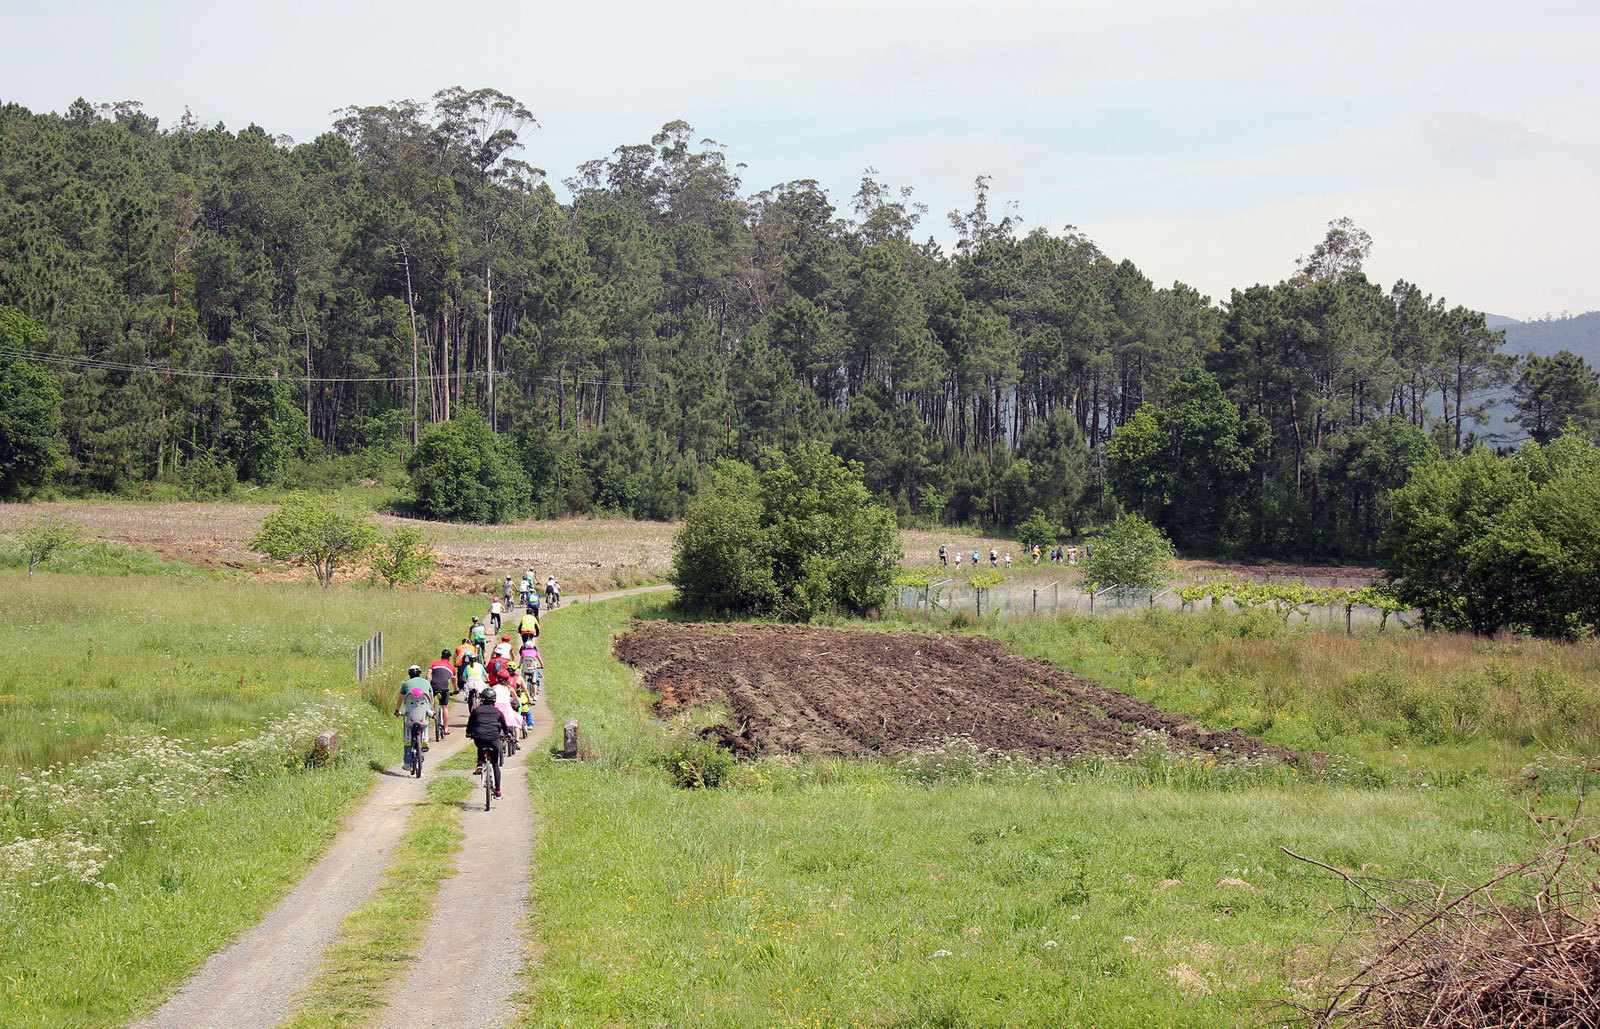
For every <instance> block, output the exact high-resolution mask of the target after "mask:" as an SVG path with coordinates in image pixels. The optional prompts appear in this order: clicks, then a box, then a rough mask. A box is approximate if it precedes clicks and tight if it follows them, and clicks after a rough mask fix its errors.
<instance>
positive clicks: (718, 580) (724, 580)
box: [672, 460, 779, 612]
mask: <svg viewBox="0 0 1600 1029" xmlns="http://www.w3.org/2000/svg"><path fill="white" fill-rule="evenodd" d="M760 490H761V485H760V481H759V479H758V478H757V476H756V471H755V469H754V468H751V467H750V466H749V465H747V464H745V463H743V462H742V461H731V460H730V461H721V462H719V463H718V464H717V465H716V466H715V467H714V468H713V469H712V470H711V474H710V475H709V476H707V478H706V481H705V483H704V485H702V486H701V488H700V492H699V493H697V494H696V495H695V498H694V499H693V500H692V501H690V503H689V510H688V511H687V513H685V515H684V519H683V527H682V528H680V529H679V530H678V534H677V536H676V537H675V538H674V539H673V544H672V582H673V585H675V586H677V588H678V598H679V600H680V601H681V602H682V603H684V604H685V605H687V606H689V607H691V608H700V609H704V610H710V611H748V612H764V611H770V610H772V609H773V608H774V607H775V606H776V605H777V603H778V599H779V592H778V587H777V583H776V582H775V581H774V579H773V569H772V554H771V545H770V538H769V534H768V532H767V529H766V527H765V526H764V525H763V505H762V498H761V492H760Z"/></svg>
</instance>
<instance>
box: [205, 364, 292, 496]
mask: <svg viewBox="0 0 1600 1029" xmlns="http://www.w3.org/2000/svg"><path fill="white" fill-rule="evenodd" d="M233 419H234V423H233V428H232V429H231V430H230V431H229V432H228V433H227V434H226V435H225V437H224V444H223V445H224V446H225V447H226V448H227V450H228V452H230V453H231V454H232V455H233V456H234V458H235V460H234V462H233V463H234V465H235V466H236V468H237V469H238V474H240V475H242V476H243V477H244V478H246V479H249V480H251V481H252V482H259V483H264V484H271V483H276V482H281V481H282V479H283V474H284V471H285V470H286V469H287V467H288V464H289V461H290V460H291V459H292V458H296V457H304V456H305V454H306V452H307V450H308V449H309V447H310V443H311V439H310V437H309V436H308V435H307V434H306V419H305V415H304V414H303V413H302V412H301V411H300V410H299V409H298V408H297V407H295V405H294V400H293V399H292V398H291V397H290V395H289V387H288V385H287V384H286V383H283V382H280V381H278V380H272V381H250V382H246V383H243V384H242V385H240V386H239V387H237V388H236V389H235V390H234V395H233Z"/></svg>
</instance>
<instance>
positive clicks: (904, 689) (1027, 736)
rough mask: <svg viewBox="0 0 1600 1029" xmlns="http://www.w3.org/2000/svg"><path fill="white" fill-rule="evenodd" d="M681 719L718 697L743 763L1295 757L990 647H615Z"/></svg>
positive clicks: (657, 632)
mask: <svg viewBox="0 0 1600 1029" xmlns="http://www.w3.org/2000/svg"><path fill="white" fill-rule="evenodd" d="M615 649H616V654H617V656H618V657H619V658H621V659H622V660H623V661H625V662H627V663H628V664H630V665H632V666H634V667H635V668H637V669H639V670H640V671H641V672H643V674H644V682H645V685H646V686H647V687H649V688H650V689H652V690H654V691H656V692H657V693H658V694H659V695H660V696H659V699H658V700H657V701H656V711H657V712H658V713H659V714H661V715H672V714H676V713H678V712H681V711H683V710H685V709H686V708H690V707H693V706H695V705H697V704H706V703H716V702H722V703H725V704H727V706H728V708H729V709H730V710H731V711H732V713H733V718H734V724H733V725H732V726H724V727H713V728H712V729H711V730H710V731H708V733H707V735H708V736H714V737H716V738H718V739H719V740H720V741H721V742H723V743H724V744H725V745H727V746H729V747H730V748H732V749H733V750H734V752H735V753H737V754H740V755H741V756H761V755H767V754H778V753H789V754H827V755H841V756H846V757H864V756H871V755H896V754H903V753H908V752H913V751H918V750H924V749H927V748H929V747H934V746H938V745H939V744H940V743H942V742H943V741H945V740H947V739H950V738H951V737H957V736H962V737H966V738H969V739H971V740H972V741H973V742H974V743H976V744H977V745H978V746H979V747H981V748H984V749H986V750H993V751H1004V752H1008V753H1014V754H1021V755H1025V756H1028V757H1033V758H1070V757H1077V756H1081V755H1090V754H1095V755H1105V756H1110V757H1131V756H1133V755H1135V754H1138V753H1139V752H1140V751H1142V750H1144V749H1146V748H1148V747H1149V746H1151V745H1152V744H1157V745H1163V746H1165V747H1167V748H1168V749H1170V750H1173V751H1177V752H1180V753H1209V754H1215V755H1217V756H1219V757H1237V758H1261V757H1274V758H1281V759H1286V760H1287V759H1292V758H1293V757H1294V755H1293V754H1292V753H1290V752H1289V751H1286V750H1284V749H1282V748H1280V747H1273V746H1270V745H1268V744H1266V743H1263V742H1262V741H1260V740H1258V739H1255V738H1254V737H1251V736H1247V735H1245V734H1244V733H1241V732H1239V731H1238V730H1229V731H1226V732H1214V731H1211V730H1208V729H1205V728H1203V727H1202V726H1199V725H1197V724H1195V723H1194V722H1191V721H1188V720H1187V719H1183V718H1179V717H1176V716H1174V715H1169V714H1167V713H1165V712H1163V711H1160V710H1158V709H1156V708H1154V707H1151V706H1150V705H1149V704H1146V703H1144V702H1143V701H1140V700H1136V699H1134V698H1133V697H1130V696H1128V695H1127V694H1124V693H1119V692H1117V691H1116V690H1110V689H1106V688H1105V687H1103V686H1097V685H1096V684H1094V683H1092V682H1089V681H1087V680H1085V679H1080V678H1078V677H1077V676H1075V675H1072V674H1071V673H1069V672H1065V671H1063V670H1062V669H1060V668H1057V667H1055V666H1054V665H1051V664H1048V663H1046V662H1044V661H1036V660H1032V659H1030V658H1025V657H1018V656H1016V655H1014V654H1009V653H1007V652H1006V651H1005V649H1004V648H1003V647H1002V646H1001V645H1000V644H999V643H998V642H996V641H995V640H992V639H988V638H985V637H979V636H959V635H951V634H929V633H886V632H846V631H840V630H833V629H813V628H807V627H800V626H777V625H687V624H682V623H675V622H647V623H643V624H641V625H639V626H638V627H636V628H635V629H633V630H632V631H631V632H629V633H628V634H626V635H625V636H622V637H620V638H619V639H618V640H617V642H616V648H615Z"/></svg>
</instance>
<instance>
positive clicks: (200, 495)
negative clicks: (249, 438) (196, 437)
mask: <svg viewBox="0 0 1600 1029" xmlns="http://www.w3.org/2000/svg"><path fill="white" fill-rule="evenodd" d="M182 482H183V487H182V489H183V498H184V499H185V500H221V499H223V498H224V497H227V496H228V495H230V494H231V493H233V490H234V487H236V486H237V485H238V484H239V476H238V475H237V473H235V471H234V468H233V462H231V461H224V460H220V459H218V458H217V457H215V456H214V455H212V454H211V453H210V452H202V453H199V454H196V455H195V456H194V457H193V458H191V459H190V461H189V463H188V464H186V465H184V467H183V473H182Z"/></svg>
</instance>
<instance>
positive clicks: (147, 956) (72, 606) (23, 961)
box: [0, 551, 476, 1025]
mask: <svg viewBox="0 0 1600 1029" xmlns="http://www.w3.org/2000/svg"><path fill="white" fill-rule="evenodd" d="M92 558H93V553H92V551H91V552H90V553H89V555H88V556H85V555H84V554H82V553H80V554H79V555H78V556H77V557H75V558H74V561H75V562H76V563H75V564H73V565H72V567H78V568H80V569H83V568H87V570H88V571H89V572H90V574H63V573H57V572H50V571H39V572H36V573H35V574H34V575H33V576H32V577H27V576H25V575H23V574H22V573H20V572H14V571H4V572H0V647H4V649H5V651H6V652H7V653H9V654H11V655H13V658H14V659H13V660H11V661H9V662H7V664H6V667H5V669H4V670H3V671H0V716H3V717H4V719H5V723H6V725H7V726H8V727H9V730H10V731H7V732H6V733H4V734H3V735H0V953H3V954H4V958H3V959H0V1012H5V1013H6V1014H5V1016H4V1018H0V1022H5V1023H6V1024H26V1025H68V1024H70V1025H114V1024H121V1023H123V1022H125V1021H126V1020H127V1019H128V1018H129V1017H130V1016H132V1015H134V1014H137V1013H138V1012H140V1011H142V1010H145V1009H147V1008H149V1007H150V1006H152V1005H153V1004H154V1003H155V1002H157V1001H158V1000H159V999H160V998H161V997H162V996H164V994H165V993H166V992H167V991H168V990H170V989H171V988H172V987H173V986H175V985H176V984H177V983H178V982H179V981H181V980H182V979H183V978H184V977H185V976H186V975H187V974H188V973H189V972H190V971H192V970H193V969H194V967H196V966H197V965H198V963H199V962H200V961H202V960H203V959H204V958H205V957H206V956H207V955H209V954H210V953H212V952H213V951H215V950H217V949H218V948H219V947H221V946H222V945H223V944H224V943H225V942H226V941H227V940H228V939H229V938H231V937H232V936H233V935H234V934H236V933H237V932H238V931H239V930H241V929H242V928H245V927H247V926H249V925H251V924H253V923H254V922H255V921H257V920H258V919H259V918H260V916H261V915H262V914H263V913H264V912H265V911H266V910H268V909H269V908H270V907H271V905H272V903H273V902H275V901H276V900H277V898H279V897H281V896H282V895H283V894H284V893H285V892H287V890H288V889H289V888H290V887H291V886H292V885H293V884H294V883H295V882H296V881H297V880H298V879H299V878H300V876H301V875H302V874H303V873H304V872H305V870H306V869H307V867H309V865H310V863H311V862H312V861H313V860H314V859H315V857H316V856H317V855H318V853H319V852H320V851H321V850H322V848H323V847H324V845H325V844H326V843H327V841H328V840H329V839H330V838H331V836H332V834H333V833H334V832H335V831H336V829H337V826H338V824H339V821H340V819H341V817H342V815H343V814H344V813H345V811H346V810H348V808H349V806H350V804H351V803H352V802H353V801H354V800H356V799H357V798H358V797H359V796H360V795H361V794H362V793H364V792H365V790H366V788H367V787H368V786H369V785H370V783H371V781H372V775H373V770H372V767H371V766H372V764H373V763H374V762H375V761H378V760H382V761H383V762H385V763H392V762H393V761H395V760H397V759H398V758H397V754H396V753H395V751H396V750H397V748H396V747H395V746H394V743H393V726H394V722H393V720H392V719H391V718H389V717H386V714H385V713H384V712H380V709H379V707H378V706H377V705H376V704H375V703H374V702H373V701H375V700H376V701H378V702H380V703H385V704H386V703H389V702H390V697H389V693H390V691H391V690H392V689H393V688H394V687H395V685H396V683H398V681H399V677H400V675H401V671H400V670H401V669H402V668H403V667H404V664H405V663H406V662H407V661H410V660H421V659H422V658H423V657H424V656H425V655H427V654H428V652H429V651H430V649H431V650H432V651H433V652H434V653H437V650H438V648H439V647H440V646H442V644H443V639H442V637H444V636H446V635H447V634H448V633H449V632H450V631H451V629H452V628H453V627H454V626H455V625H456V624H457V623H464V622H465V621H466V619H467V617H468V614H469V613H470V612H471V611H472V610H474V609H475V608H476V605H475V604H473V603H472V602H471V601H469V600H466V599H464V598H451V597H445V596H441V595H437V594H427V593H414V592H404V593H395V592H390V591H387V590H371V589H356V588H335V589H334V590H332V591H330V592H328V593H323V591H321V590H319V589H317V588H316V587H315V586H314V585H310V584H303V583H297V584H281V583H265V582H249V581H246V580H241V579H238V578H231V579H217V578H214V577H208V576H202V575H195V574H193V572H192V569H190V568H189V567H188V566H186V565H179V566H177V567H176V568H165V569H163V568H162V567H161V564H162V563H160V562H157V563H154V564H152V563H150V561H149V560H148V559H146V558H127V557H125V556H119V555H117V554H113V555H112V558H114V559H115V560H116V561H122V562H130V561H131V562H134V563H135V564H138V565H139V567H140V569H141V570H143V571H144V572H146V573H148V572H150V571H152V570H154V571H155V572H157V574H138V575H131V576H125V577H119V576H118V574H117V572H116V571H115V568H116V567H117V565H116V564H115V563H112V564H106V563H104V562H99V563H97V562H96V561H94V560H93V559H92ZM108 560H109V559H108ZM378 628H382V629H383V631H384V634H385V643H386V650H387V655H386V657H387V665H386V667H385V668H384V670H383V672H382V674H380V675H379V676H378V677H377V678H376V679H374V680H371V681H370V683H369V685H368V687H367V688H366V689H365V690H362V689H360V688H358V687H357V686H356V684H355V680H354V672H353V662H352V653H353V650H354V648H355V646H356V644H357V643H358V642H359V641H361V640H362V639H365V638H366V637H367V636H368V635H370V634H371V633H372V632H373V631H374V630H375V629H378ZM380 695H381V696H380ZM326 728H335V729H337V730H338V731H339V732H340V735H341V746H340V750H339V757H338V760H337V761H336V762H335V763H334V764H333V766H332V767H330V768H326V769H318V770H308V769H306V768H305V767H304V758H305V755H306V753H307V751H308V749H309V744H310V740H311V738H312V737H314V736H315V734H316V733H317V732H318V731H320V730H322V729H326Z"/></svg>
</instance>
